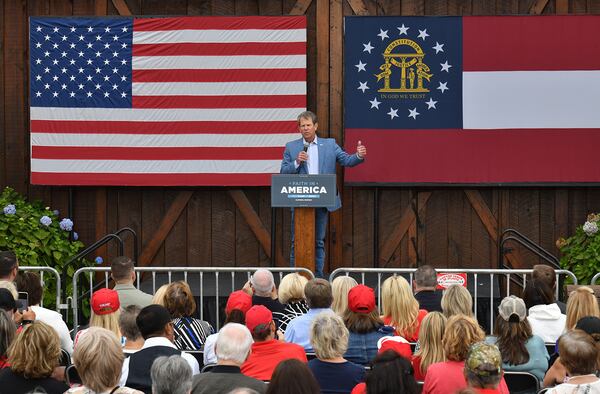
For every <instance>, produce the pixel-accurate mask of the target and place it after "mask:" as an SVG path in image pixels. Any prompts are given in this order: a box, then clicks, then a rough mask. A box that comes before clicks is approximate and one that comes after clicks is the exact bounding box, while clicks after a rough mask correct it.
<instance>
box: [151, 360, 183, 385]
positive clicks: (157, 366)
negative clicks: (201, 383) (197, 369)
mask: <svg viewBox="0 0 600 394" xmlns="http://www.w3.org/2000/svg"><path fill="white" fill-rule="evenodd" d="M150 376H151V377H152V394H187V393H189V392H190V390H191V389H192V369H191V368H190V366H189V364H188V363H187V361H185V360H184V359H183V357H181V356H171V357H166V356H162V357H159V358H157V359H156V360H154V362H153V363H152V369H151V370H150Z"/></svg>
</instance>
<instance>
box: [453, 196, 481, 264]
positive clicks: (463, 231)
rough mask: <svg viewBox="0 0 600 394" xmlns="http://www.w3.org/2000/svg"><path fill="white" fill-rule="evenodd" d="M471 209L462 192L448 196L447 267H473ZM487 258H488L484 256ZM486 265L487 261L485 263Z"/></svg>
mask: <svg viewBox="0 0 600 394" xmlns="http://www.w3.org/2000/svg"><path fill="white" fill-rule="evenodd" d="M471 214H472V209H471V205H470V204H469V201H468V200H467V199H466V197H465V193H463V191H462V190H452V191H450V193H449V195H448V266H449V267H454V266H456V267H473V265H474V261H473V254H472V253H473V247H472V245H471V236H472V232H473V228H472V222H471ZM486 257H488V256H486ZM486 265H487V261H486Z"/></svg>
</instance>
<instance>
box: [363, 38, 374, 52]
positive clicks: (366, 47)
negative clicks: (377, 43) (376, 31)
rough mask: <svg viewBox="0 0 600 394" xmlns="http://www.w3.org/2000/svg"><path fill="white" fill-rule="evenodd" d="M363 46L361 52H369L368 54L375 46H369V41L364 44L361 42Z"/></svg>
mask: <svg viewBox="0 0 600 394" xmlns="http://www.w3.org/2000/svg"><path fill="white" fill-rule="evenodd" d="M363 46H364V47H365V49H363V52H369V54H371V51H372V50H373V49H374V48H375V47H373V46H371V41H369V42H367V43H366V44H363Z"/></svg>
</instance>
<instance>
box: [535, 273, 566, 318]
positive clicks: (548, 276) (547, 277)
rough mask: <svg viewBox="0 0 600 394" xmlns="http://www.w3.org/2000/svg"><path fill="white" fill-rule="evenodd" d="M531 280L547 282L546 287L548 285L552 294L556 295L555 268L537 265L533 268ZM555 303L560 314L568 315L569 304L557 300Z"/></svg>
mask: <svg viewBox="0 0 600 394" xmlns="http://www.w3.org/2000/svg"><path fill="white" fill-rule="evenodd" d="M531 279H534V280H541V281H543V282H546V285H548V288H550V291H552V294H556V272H555V271H554V268H552V267H550V266H549V265H546V264H536V265H534V266H533V272H532V273H531ZM554 303H555V304H556V305H558V308H559V309H560V313H562V314H566V313H567V304H565V303H564V302H562V301H559V300H557V299H555V300H554Z"/></svg>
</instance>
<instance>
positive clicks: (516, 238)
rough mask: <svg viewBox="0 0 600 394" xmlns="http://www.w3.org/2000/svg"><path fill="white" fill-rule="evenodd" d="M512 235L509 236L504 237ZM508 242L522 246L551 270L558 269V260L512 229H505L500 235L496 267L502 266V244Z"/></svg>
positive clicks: (503, 251) (503, 252) (503, 253)
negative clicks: (547, 264)
mask: <svg viewBox="0 0 600 394" xmlns="http://www.w3.org/2000/svg"><path fill="white" fill-rule="evenodd" d="M509 234H512V235H510V236H506V235H509ZM508 241H515V242H516V243H518V244H520V245H521V246H523V247H524V248H525V249H527V250H529V251H530V252H532V253H533V254H535V255H537V256H538V257H540V258H541V259H543V260H545V261H546V262H548V263H550V265H551V266H553V268H556V269H560V264H559V260H558V258H556V256H554V255H553V254H552V253H550V252H548V251H547V250H546V249H544V248H543V247H542V246H540V245H538V244H537V243H535V242H533V241H532V240H531V239H529V238H527V237H526V236H525V235H523V234H522V233H520V232H519V231H517V230H515V229H514V228H507V229H506V230H504V231H503V232H502V234H501V235H500V243H499V244H498V265H499V266H500V265H504V255H505V250H504V244H505V243H506V242H508Z"/></svg>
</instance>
